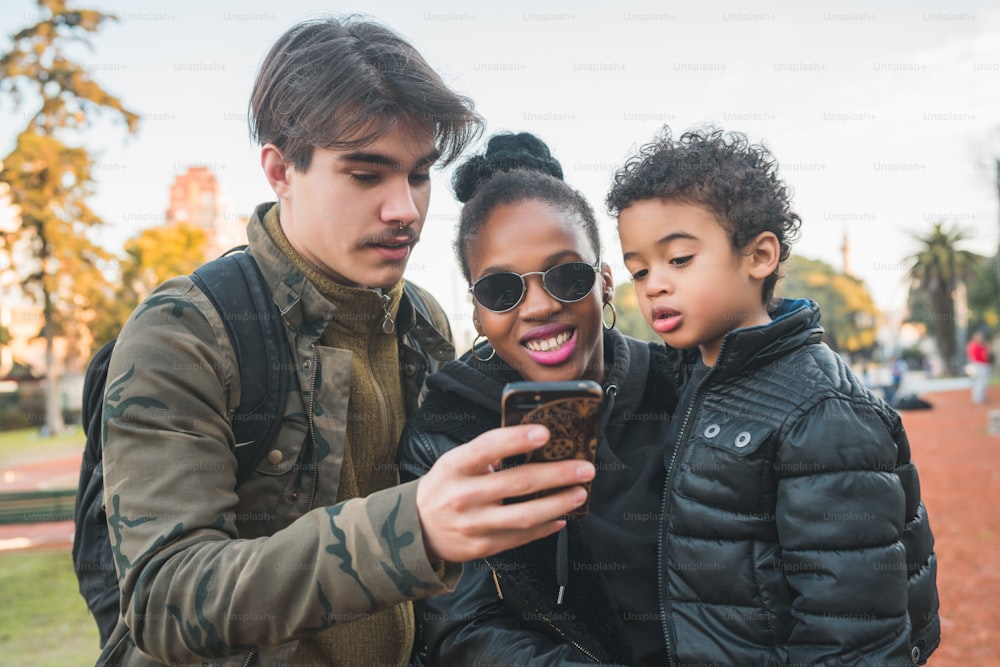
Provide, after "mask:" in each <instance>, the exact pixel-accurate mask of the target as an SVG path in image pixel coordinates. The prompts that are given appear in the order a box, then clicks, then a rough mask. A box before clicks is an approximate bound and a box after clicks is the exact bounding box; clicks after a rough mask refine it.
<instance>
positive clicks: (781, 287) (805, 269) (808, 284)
mask: <svg viewBox="0 0 1000 667" xmlns="http://www.w3.org/2000/svg"><path fill="white" fill-rule="evenodd" d="M782 272H783V273H784V274H785V276H784V278H782V279H781V280H779V281H778V285H777V288H776V290H775V292H776V294H777V295H778V296H787V297H789V298H810V299H812V300H813V301H815V302H816V303H818V304H819V307H820V313H821V319H820V324H821V325H822V326H823V329H824V332H825V333H824V340H825V341H826V342H827V344H828V345H829V346H830V347H832V348H833V349H835V350H837V351H838V352H840V353H842V354H847V355H852V356H853V355H860V356H865V357H870V356H871V353H872V351H873V350H874V347H875V342H876V334H877V322H878V315H879V313H878V308H876V307H875V302H874V300H872V297H871V293H870V292H869V291H868V288H867V287H865V284H864V282H863V281H862V280H860V279H858V278H855V277H854V276H850V275H847V274H844V273H839V272H838V271H836V270H835V269H834V268H833V267H832V266H831V265H829V264H827V263H826V262H823V261H821V260H817V259H808V258H806V257H801V256H799V255H792V256H791V257H790V258H789V259H788V260H787V261H786V262H785V263H784V265H783V267H782Z"/></svg>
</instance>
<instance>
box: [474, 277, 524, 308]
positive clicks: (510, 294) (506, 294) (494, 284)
mask: <svg viewBox="0 0 1000 667" xmlns="http://www.w3.org/2000/svg"><path fill="white" fill-rule="evenodd" d="M472 291H473V295H474V296H475V297H476V301H478V302H479V304H480V305H481V306H482V307H483V308H486V309H488V310H492V311H494V312H498V313H499V312H503V311H505V310H510V309H511V308H513V307H514V306H516V305H517V303H518V301H520V300H521V295H522V294H523V293H524V283H523V282H522V281H521V277H520V276H519V275H517V274H516V273H494V274H493V275H489V276H486V277H485V278H482V279H480V280H479V282H477V283H476V286H475V287H474V288H473V290H472Z"/></svg>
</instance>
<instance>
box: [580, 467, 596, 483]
mask: <svg viewBox="0 0 1000 667" xmlns="http://www.w3.org/2000/svg"><path fill="white" fill-rule="evenodd" d="M595 472H596V471H595V470H594V466H592V465H591V464H589V463H585V464H584V465H580V466H577V468H576V476H577V477H579V478H580V479H582V480H584V481H587V480H591V479H593V478H594V473H595Z"/></svg>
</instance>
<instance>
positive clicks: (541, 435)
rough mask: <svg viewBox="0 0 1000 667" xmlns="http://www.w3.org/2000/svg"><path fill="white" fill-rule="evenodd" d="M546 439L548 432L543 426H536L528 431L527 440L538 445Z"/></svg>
mask: <svg viewBox="0 0 1000 667" xmlns="http://www.w3.org/2000/svg"><path fill="white" fill-rule="evenodd" d="M548 439H549V434H548V431H547V430H546V429H545V427H544V426H537V427H535V428H533V429H531V430H530V431H528V440H530V441H531V442H533V443H535V444H536V445H540V444H542V443H543V442H545V441H546V440H548Z"/></svg>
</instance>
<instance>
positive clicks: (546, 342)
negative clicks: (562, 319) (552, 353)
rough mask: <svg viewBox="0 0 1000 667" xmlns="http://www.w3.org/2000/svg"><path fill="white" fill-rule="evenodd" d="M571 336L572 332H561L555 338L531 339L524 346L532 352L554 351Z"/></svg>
mask: <svg viewBox="0 0 1000 667" xmlns="http://www.w3.org/2000/svg"><path fill="white" fill-rule="evenodd" d="M572 335H573V332H572V331H563V332H561V333H558V334H556V335H555V336H552V337H551V338H533V339H531V340H529V341H526V342H525V343H524V346H525V347H526V348H528V349H529V350H531V351H532V352H548V351H549V350H555V349H557V348H558V347H560V346H561V345H562V344H563V343H565V342H566V341H568V340H569V339H570V337H571V336H572Z"/></svg>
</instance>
